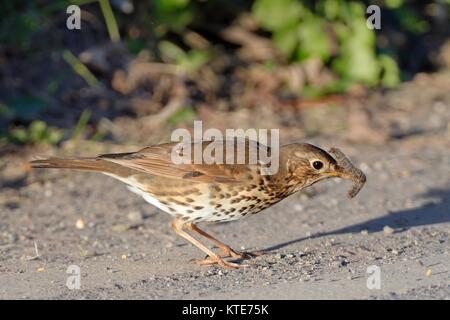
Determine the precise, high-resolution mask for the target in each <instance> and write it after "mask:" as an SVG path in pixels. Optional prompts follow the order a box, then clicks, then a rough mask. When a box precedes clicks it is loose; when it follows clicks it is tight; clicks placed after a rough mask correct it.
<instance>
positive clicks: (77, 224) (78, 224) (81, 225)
mask: <svg viewBox="0 0 450 320" xmlns="http://www.w3.org/2000/svg"><path fill="white" fill-rule="evenodd" d="M75 227H76V228H77V229H84V227H85V224H84V221H83V220H82V219H78V220H77V222H75Z"/></svg>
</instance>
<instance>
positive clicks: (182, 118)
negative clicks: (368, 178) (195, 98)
mask: <svg viewBox="0 0 450 320" xmlns="http://www.w3.org/2000/svg"><path fill="white" fill-rule="evenodd" d="M194 118H195V112H194V110H193V109H192V107H189V106H186V107H183V108H182V109H180V110H179V111H178V112H176V113H175V114H173V115H172V116H171V117H170V118H169V119H167V123H168V124H170V125H178V124H180V123H181V122H189V121H192V120H193V119H194Z"/></svg>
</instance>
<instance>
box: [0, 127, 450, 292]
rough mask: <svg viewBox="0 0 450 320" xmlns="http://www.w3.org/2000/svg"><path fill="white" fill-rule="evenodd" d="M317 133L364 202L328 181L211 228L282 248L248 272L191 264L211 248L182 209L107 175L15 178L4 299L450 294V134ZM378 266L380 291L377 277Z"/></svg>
mask: <svg viewBox="0 0 450 320" xmlns="http://www.w3.org/2000/svg"><path fill="white" fill-rule="evenodd" d="M312 142H314V143H317V144H319V145H322V146H324V147H328V146H330V145H332V144H334V145H336V146H339V147H341V148H342V149H343V150H344V152H346V153H347V154H349V156H350V157H351V158H352V159H353V160H354V161H355V162H356V163H359V164H360V165H361V167H362V169H363V170H364V171H365V172H366V173H367V176H368V183H367V184H366V186H365V188H364V189H363V191H362V192H361V194H360V195H358V196H357V197H356V198H355V199H354V200H348V199H346V196H345V193H346V190H347V188H348V185H347V184H346V182H339V181H337V180H336V181H328V182H324V183H320V184H317V185H316V187H314V188H313V189H312V190H311V191H309V192H308V193H307V194H305V193H302V194H296V195H294V196H292V197H290V198H289V199H287V200H285V201H283V202H281V203H279V204H278V205H276V206H274V207H272V208H270V209H268V210H266V211H265V212H264V213H262V214H259V215H256V216H253V217H249V218H247V219H244V220H241V221H238V222H233V223H228V224H221V225H209V226H206V229H207V230H209V231H211V232H212V233H213V234H216V235H217V236H218V237H219V238H220V239H223V240H224V241H225V242H228V243H230V244H231V245H233V246H234V247H236V248H241V246H242V245H245V247H246V248H249V249H252V248H257V249H269V250H270V253H269V254H268V255H265V256H262V257H259V258H255V259H252V260H250V261H247V262H248V263H250V264H252V265H253V266H252V267H251V268H248V269H245V270H237V271H235V270H232V271H227V270H220V269H218V268H215V267H199V266H196V265H194V264H193V263H192V262H189V260H190V259H193V258H201V257H203V256H202V254H201V253H200V252H199V251H198V250H197V249H196V248H194V247H192V246H191V245H187V244H186V243H185V242H184V241H183V240H182V239H179V238H177V237H176V236H175V235H174V234H173V233H172V232H171V230H170V228H169V221H170V219H169V216H168V215H166V214H164V213H162V212H158V211H157V210H156V209H154V208H152V207H151V206H150V205H148V204H146V203H145V202H144V201H143V200H142V199H140V198H139V197H137V196H135V195H134V194H132V193H130V192H128V191H127V190H126V188H125V186H124V185H123V184H121V183H120V182H117V181H115V180H113V179H111V178H108V177H106V176H99V175H93V174H84V173H69V172H64V173H63V172H62V171H60V172H59V173H57V172H56V171H52V172H45V173H44V172H42V173H40V174H39V177H40V178H42V180H43V181H46V182H45V183H44V184H42V183H34V184H31V185H28V186H23V187H21V188H12V187H8V186H6V187H4V190H2V194H1V202H0V204H1V206H0V221H1V224H0V298H2V299H4V298H44V299H55V298H74V299H88V298H100V299H113V298H132V299H135V298H137V299H140V298H144V299H147V298H149V299H156V298H163V299H174V298H193V299H196V298H206V299H215V298H224V299H228V298H238V299H246V298H274V299H282V298H294V299H297V298H356V299H358V298H447V299H448V298H450V251H449V248H450V246H449V244H450V184H449V183H450V181H449V175H450V174H449V167H450V149H449V148H448V146H449V145H450V137H449V134H448V132H445V133H442V132H441V133H440V134H439V135H422V136H420V137H410V138H407V139H403V140H398V141H394V142H390V143H389V144H387V145H385V146H383V147H380V146H378V147H375V146H358V147H356V146H348V145H345V144H344V143H342V142H339V141H335V142H331V141H324V140H316V141H312ZM78 219H82V220H83V222H84V227H83V228H81V229H79V228H77V227H76V222H77V220H78ZM78 226H79V227H82V225H80V222H79V223H78ZM386 226H388V227H386ZM34 243H36V245H37V248H38V253H39V257H38V258H34V255H35V248H34ZM69 265H77V266H79V267H80V270H81V288H80V290H69V289H68V288H67V286H66V279H67V276H68V274H67V273H66V271H67V268H68V266H69ZM372 265H376V266H378V267H379V268H380V279H381V288H380V289H379V290H378V289H372V290H369V289H368V288H367V286H366V281H367V277H368V276H369V274H367V273H366V271H367V267H369V266H372Z"/></svg>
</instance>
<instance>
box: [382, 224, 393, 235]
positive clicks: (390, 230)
mask: <svg viewBox="0 0 450 320" xmlns="http://www.w3.org/2000/svg"><path fill="white" fill-rule="evenodd" d="M383 233H384V234H393V233H394V229H392V228H391V227H389V226H384V228H383Z"/></svg>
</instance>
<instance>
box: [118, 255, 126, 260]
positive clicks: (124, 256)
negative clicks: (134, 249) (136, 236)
mask: <svg viewBox="0 0 450 320" xmlns="http://www.w3.org/2000/svg"><path fill="white" fill-rule="evenodd" d="M127 258H128V256H127V255H126V254H123V255H122V256H121V257H120V259H122V260H126V259H127Z"/></svg>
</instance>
